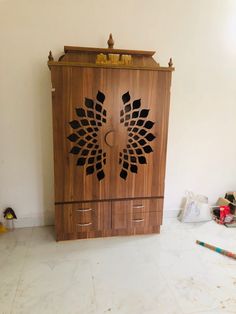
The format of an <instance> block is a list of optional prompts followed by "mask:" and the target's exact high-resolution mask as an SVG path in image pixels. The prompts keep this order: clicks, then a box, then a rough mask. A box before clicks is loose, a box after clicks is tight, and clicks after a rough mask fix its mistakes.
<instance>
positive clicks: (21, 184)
mask: <svg viewBox="0 0 236 314" xmlns="http://www.w3.org/2000/svg"><path fill="white" fill-rule="evenodd" d="M110 32H112V33H113V36H114V39H115V47H117V48H130V49H144V50H145V49H146V50H148V49H150V50H156V51H157V54H156V59H157V60H158V61H159V62H160V63H161V64H162V65H167V62H168V59H169V57H173V60H174V65H175V67H176V71H175V72H174V73H173V83H172V99H171V113H170V128H169V143H168V160H167V175H166V202H165V210H173V209H177V208H178V207H179V205H180V201H181V198H182V196H183V194H184V192H185V190H186V189H191V190H193V191H195V192H199V193H204V194H206V195H208V196H209V197H210V201H211V202H214V201H215V200H216V199H217V197H218V196H219V195H223V194H224V192H225V191H227V190H235V189H236V145H235V134H236V123H235V119H236V104H235V102H236V36H235V34H236V1H235V0H197V1H196V0H146V1H143V0H136V1H135V0H120V1H114V0H113V1H112V0H109V1H108V0H99V1H98V0H50V1H48V0H47V1H46V0H41V1H36V0H21V1H19V0H0V43H1V45H0V106H1V107H0V108H1V111H0V116H1V123H0V144H1V153H0V182H1V186H0V208H4V207H6V206H12V207H13V208H15V210H16V212H17V214H18V216H19V217H21V219H19V221H18V225H36V224H44V223H50V222H52V218H53V162H52V123H51V120H52V117H51V99H50V97H51V95H50V72H49V70H48V68H47V66H46V62H47V55H48V51H49V50H52V51H53V54H54V56H56V57H58V56H59V55H60V54H61V53H62V52H63V46H64V45H78V46H95V47H106V41H107V37H108V34H109V33H110Z"/></svg>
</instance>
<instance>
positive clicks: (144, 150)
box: [119, 92, 155, 180]
mask: <svg viewBox="0 0 236 314" xmlns="http://www.w3.org/2000/svg"><path fill="white" fill-rule="evenodd" d="M122 100H123V105H124V107H123V109H122V110H121V111H120V123H122V124H124V127H125V128H126V129H127V133H128V144H127V145H126V147H125V148H124V149H123V151H122V152H120V154H119V155H120V156H119V164H120V165H121V171H120V177H121V178H122V179H124V180H126V178H127V176H128V171H131V172H133V173H137V172H138V165H139V164H146V163H147V160H146V157H145V154H149V153H151V152H153V150H152V147H151V146H150V145H149V142H151V141H153V140H154V138H155V136H154V135H153V134H152V133H151V132H150V131H149V130H150V129H152V127H153V125H154V122H152V121H150V120H148V119H147V117H148V115H149V109H141V108H140V107H141V99H136V100H134V101H133V102H132V101H131V98H130V94H129V92H127V93H125V94H124V95H123V96H122Z"/></svg>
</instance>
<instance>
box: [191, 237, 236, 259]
mask: <svg viewBox="0 0 236 314" xmlns="http://www.w3.org/2000/svg"><path fill="white" fill-rule="evenodd" d="M196 243H197V244H199V245H201V246H204V247H206V248H208V249H210V250H212V251H215V252H217V253H219V254H222V255H225V256H228V257H231V258H233V259H236V254H234V253H232V252H230V251H226V250H223V249H221V248H219V247H216V246H214V245H211V244H208V243H205V242H202V241H199V240H197V241H196Z"/></svg>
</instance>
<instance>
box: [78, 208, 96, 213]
mask: <svg viewBox="0 0 236 314" xmlns="http://www.w3.org/2000/svg"><path fill="white" fill-rule="evenodd" d="M91 210H93V209H92V208H80V209H76V210H75V211H76V212H90V211H91Z"/></svg>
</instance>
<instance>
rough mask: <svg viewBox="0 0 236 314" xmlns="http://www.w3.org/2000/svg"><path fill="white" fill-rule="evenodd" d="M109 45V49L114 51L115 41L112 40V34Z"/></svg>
mask: <svg viewBox="0 0 236 314" xmlns="http://www.w3.org/2000/svg"><path fill="white" fill-rule="evenodd" d="M107 44H108V48H109V49H113V46H114V40H113V38H112V34H110V36H109V39H108V41H107Z"/></svg>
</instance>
